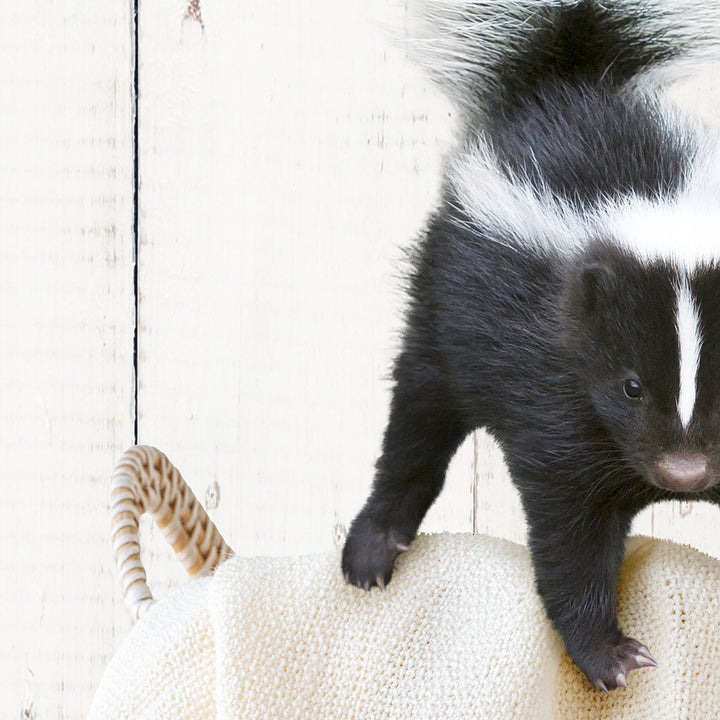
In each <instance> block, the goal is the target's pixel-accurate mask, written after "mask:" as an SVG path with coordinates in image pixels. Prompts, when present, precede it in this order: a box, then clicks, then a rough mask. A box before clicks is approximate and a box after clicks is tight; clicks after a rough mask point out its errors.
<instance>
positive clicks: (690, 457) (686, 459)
mask: <svg viewBox="0 0 720 720" xmlns="http://www.w3.org/2000/svg"><path fill="white" fill-rule="evenodd" d="M655 470H656V474H657V479H658V485H660V487H663V488H665V489H666V490H675V491H676V492H698V491H700V490H704V489H705V488H706V487H707V486H708V485H709V483H710V476H709V475H708V467H707V458H706V457H705V455H702V454H701V453H682V452H679V453H665V454H664V455H661V456H660V458H659V459H658V461H657V464H656V466H655Z"/></svg>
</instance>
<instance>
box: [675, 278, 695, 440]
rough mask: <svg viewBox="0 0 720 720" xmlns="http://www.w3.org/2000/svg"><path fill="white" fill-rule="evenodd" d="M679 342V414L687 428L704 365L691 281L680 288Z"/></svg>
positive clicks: (677, 309) (678, 306) (678, 307)
mask: <svg viewBox="0 0 720 720" xmlns="http://www.w3.org/2000/svg"><path fill="white" fill-rule="evenodd" d="M675 324H676V326H677V333H678V341H679V345H680V391H679V393H678V402H677V408H678V415H679V416H680V422H681V423H682V425H683V427H684V428H687V426H688V425H689V424H690V419H691V418H692V414H693V410H694V408H695V397H696V395H697V371H698V365H699V364H700V346H701V345H702V336H701V333H700V317H699V315H698V310H697V306H696V305H695V300H694V299H693V296H692V291H691V290H690V286H689V284H688V281H687V279H683V280H681V282H680V284H679V285H678V287H677V308H676V311H675Z"/></svg>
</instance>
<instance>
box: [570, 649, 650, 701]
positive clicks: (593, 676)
mask: <svg viewBox="0 0 720 720" xmlns="http://www.w3.org/2000/svg"><path fill="white" fill-rule="evenodd" d="M578 666H579V667H581V668H582V669H583V670H584V672H585V674H586V675H587V678H588V680H590V682H591V683H592V684H593V685H594V686H595V687H596V688H597V689H598V690H602V691H603V692H609V691H610V690H612V689H613V688H617V687H623V688H626V687H627V683H626V678H627V674H628V673H629V672H630V671H631V670H637V669H639V668H644V667H657V663H656V662H655V659H654V658H653V656H652V655H651V654H650V651H649V650H648V649H647V648H646V647H645V646H644V645H641V644H640V643H639V642H638V641H637V640H633V639H632V638H629V637H625V636H624V635H621V636H620V638H619V640H617V641H613V642H610V641H608V643H607V644H606V645H605V646H604V647H603V649H602V650H601V651H600V652H599V653H598V652H597V651H595V652H593V653H592V656H591V657H590V658H589V660H588V662H586V663H583V664H582V665H581V664H580V663H578Z"/></svg>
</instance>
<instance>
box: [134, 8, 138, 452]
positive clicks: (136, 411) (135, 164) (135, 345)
mask: <svg viewBox="0 0 720 720" xmlns="http://www.w3.org/2000/svg"><path fill="white" fill-rule="evenodd" d="M139 6H140V0H133V19H134V25H133V46H134V61H135V62H134V67H133V105H134V115H133V298H134V301H135V302H134V305H135V308H134V309H135V318H134V323H133V381H134V382H133V393H134V396H133V445H137V444H138V333H139V316H140V312H139V311H140V288H139V287H138V262H139V250H140V207H139V205H140V192H139V191H140V172H139V170H140V153H139V149H140V146H139V138H138V127H139V123H138V117H139V115H140V111H139V109H140V102H139V100H140V92H139V91H140V73H139V70H138V65H139V46H140V43H139V42H138V39H139V33H138V25H139Z"/></svg>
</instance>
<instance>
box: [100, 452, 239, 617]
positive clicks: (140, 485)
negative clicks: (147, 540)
mask: <svg viewBox="0 0 720 720" xmlns="http://www.w3.org/2000/svg"><path fill="white" fill-rule="evenodd" d="M110 511H111V515H112V537H113V545H114V548H115V565H116V567H117V573H118V577H119V578H120V582H121V584H122V591H123V596H124V598H125V604H126V605H127V607H128V610H130V614H131V615H132V618H133V621H135V620H137V619H138V618H140V617H142V616H143V615H144V614H145V613H146V612H147V611H148V609H149V608H150V607H151V606H152V604H153V603H154V602H155V600H154V599H153V596H152V593H151V592H150V588H149V587H148V584H147V576H146V573H145V568H144V567H143V564H142V560H141V559H140V543H139V541H138V521H139V519H140V516H141V515H142V514H143V513H149V514H150V516H151V517H152V518H153V520H154V521H155V523H156V524H157V526H158V527H159V528H160V529H161V530H162V532H163V534H164V535H165V538H166V539H167V541H168V542H169V543H170V545H172V547H173V550H175V553H176V554H177V556H178V557H179V558H180V560H182V563H183V565H184V566H185V569H186V570H187V572H188V574H189V575H190V577H197V576H199V575H208V574H209V573H211V572H212V571H213V570H214V569H215V567H216V566H217V565H218V564H219V563H220V562H222V561H223V560H224V559H225V558H227V557H228V556H229V555H232V550H231V549H230V547H229V546H228V544H227V543H226V542H225V540H223V538H222V536H221V535H220V533H219V532H218V529H217V528H216V527H215V524H214V523H213V521H212V520H211V519H210V518H209V517H208V514H207V513H206V512H205V509H204V508H203V506H202V505H201V504H200V502H199V501H198V499H197V498H196V497H195V495H194V494H193V492H192V490H191V489H190V488H189V487H188V485H187V484H186V483H185V481H184V480H183V478H182V475H180V473H179V471H178V470H177V468H176V467H175V466H174V465H173V464H172V463H171V462H170V461H169V460H168V459H167V457H166V456H165V455H164V454H163V453H162V452H160V451H159V450H158V449H157V448H154V447H149V446H146V445H136V446H135V447H131V448H130V449H129V450H126V451H125V453H124V454H123V455H122V457H121V458H120V460H119V461H118V463H117V465H116V466H115V470H114V471H113V475H112V491H111V508H110Z"/></svg>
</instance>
